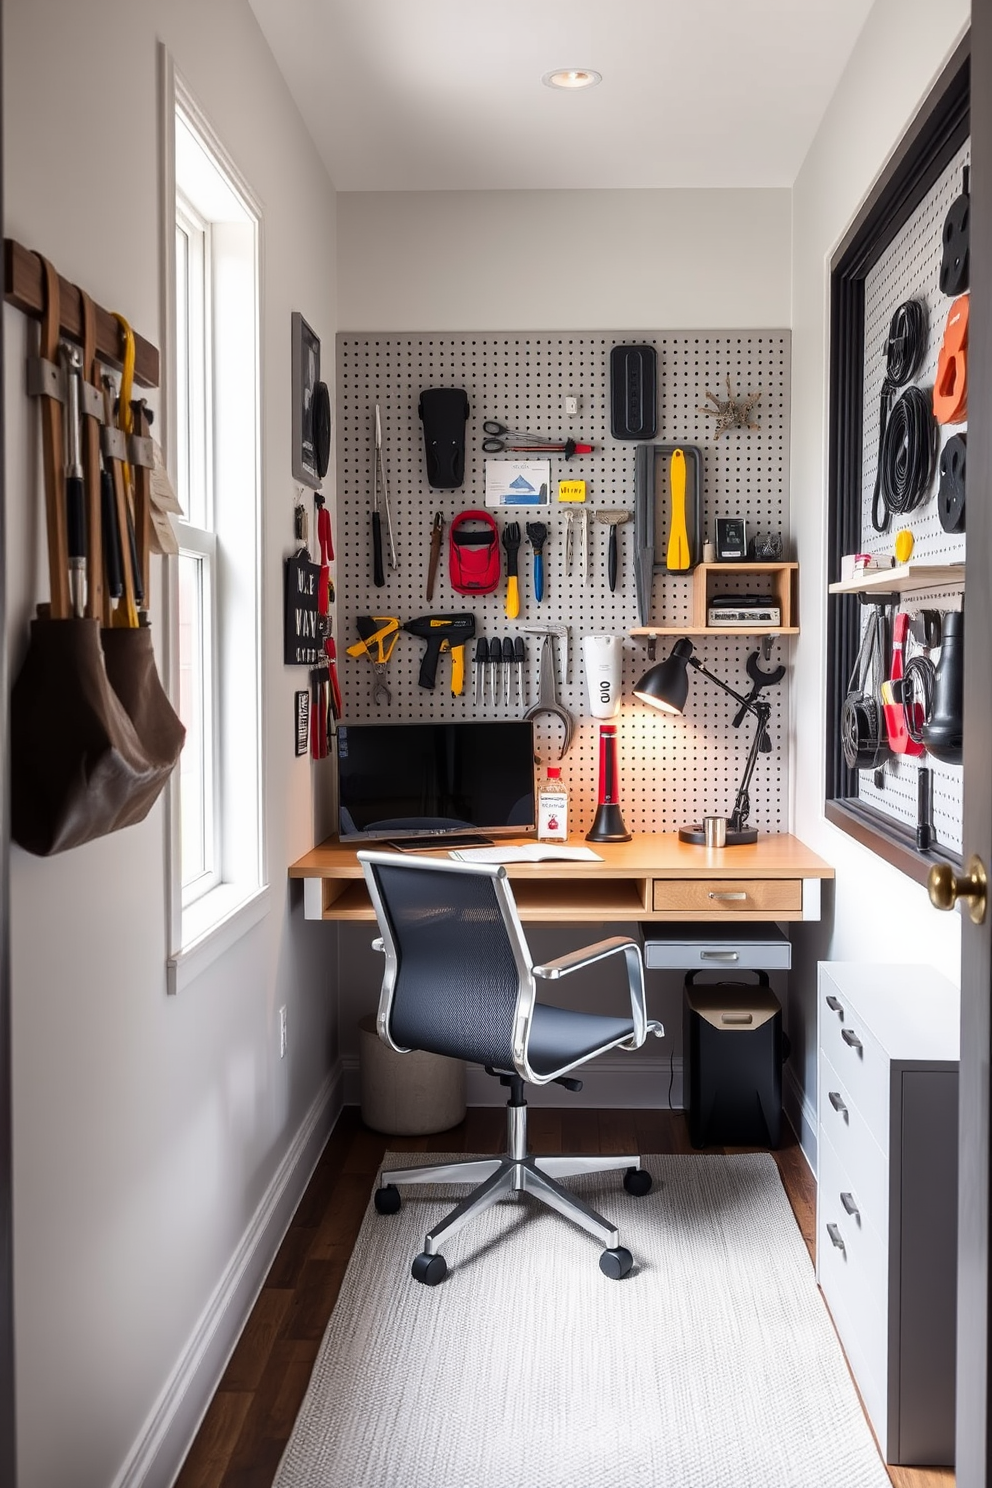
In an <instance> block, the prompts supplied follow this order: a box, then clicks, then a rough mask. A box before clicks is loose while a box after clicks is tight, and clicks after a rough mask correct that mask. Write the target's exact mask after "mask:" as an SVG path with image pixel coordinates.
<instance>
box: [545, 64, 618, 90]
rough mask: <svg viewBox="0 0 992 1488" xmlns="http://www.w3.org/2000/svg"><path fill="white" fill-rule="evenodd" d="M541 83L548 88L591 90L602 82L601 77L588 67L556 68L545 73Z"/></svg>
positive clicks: (600, 74)
mask: <svg viewBox="0 0 992 1488" xmlns="http://www.w3.org/2000/svg"><path fill="white" fill-rule="evenodd" d="M541 81H542V83H545V84H546V85H547V86H548V87H549V88H592V87H595V85H596V83H601V82H602V81H603V75H602V73H600V72H593V71H592V70H591V68H588V67H557V68H555V70H554V72H546V73H545V74H544V77H543V78H542V79H541Z"/></svg>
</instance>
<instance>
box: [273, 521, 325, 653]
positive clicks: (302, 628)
mask: <svg viewBox="0 0 992 1488" xmlns="http://www.w3.org/2000/svg"><path fill="white" fill-rule="evenodd" d="M319 580H320V565H319V564H317V563H311V562H310V555H309V553H308V552H307V550H306V548H301V549H300V551H299V552H298V553H295V554H294V555H293V557H292V558H287V559H286V612H285V628H284V642H283V661H284V662H285V663H286V665H287V666H315V665H316V663H317V662H318V661H320V660H321V659H322V657H323V655H324V631H323V622H322V620H321V617H320V615H319V613H318V611H317V588H318V583H319Z"/></svg>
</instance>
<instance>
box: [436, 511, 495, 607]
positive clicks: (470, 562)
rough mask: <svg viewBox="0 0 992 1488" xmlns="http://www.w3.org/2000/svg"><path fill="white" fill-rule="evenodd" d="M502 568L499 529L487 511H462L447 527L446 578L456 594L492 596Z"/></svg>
mask: <svg viewBox="0 0 992 1488" xmlns="http://www.w3.org/2000/svg"><path fill="white" fill-rule="evenodd" d="M501 573H502V565H501V560H500V555H499V528H498V527H497V526H496V523H495V521H494V520H493V518H492V517H491V516H490V515H489V513H488V512H487V511H463V512H459V513H458V515H457V517H453V518H452V520H451V526H450V527H449V528H448V576H449V578H450V579H451V587H452V589H455V590H457V592H458V593H459V594H492V592H493V590H494V589H496V588H498V586H499V581H500V575H501Z"/></svg>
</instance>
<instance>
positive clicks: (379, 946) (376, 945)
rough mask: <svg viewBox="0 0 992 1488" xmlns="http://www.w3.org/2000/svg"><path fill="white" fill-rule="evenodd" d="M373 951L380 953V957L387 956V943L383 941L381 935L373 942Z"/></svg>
mask: <svg viewBox="0 0 992 1488" xmlns="http://www.w3.org/2000/svg"><path fill="white" fill-rule="evenodd" d="M372 949H373V950H374V951H378V952H379V953H380V955H383V956H384V955H385V954H386V942H385V941H384V940H383V938H382V936H381V935H377V936H376V938H375V940H374V941H373V942H372Z"/></svg>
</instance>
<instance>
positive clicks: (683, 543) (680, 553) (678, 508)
mask: <svg viewBox="0 0 992 1488" xmlns="http://www.w3.org/2000/svg"><path fill="white" fill-rule="evenodd" d="M670 480H671V487H672V525H671V530H670V531H669V534H668V558H667V561H666V567H667V568H668V570H669V571H670V572H672V573H683V572H684V571H685V570H686V569H688V568H690V567H691V559H690V557H689V534H688V532H687V531H686V525H685V451H684V450H680V449H677V450H673V451H672V460H671V466H670Z"/></svg>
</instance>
